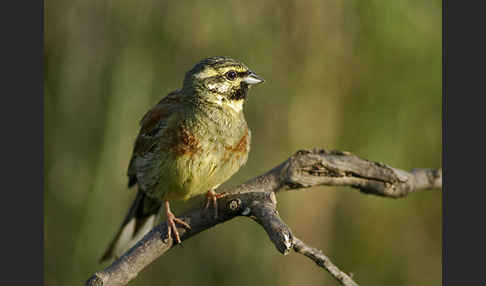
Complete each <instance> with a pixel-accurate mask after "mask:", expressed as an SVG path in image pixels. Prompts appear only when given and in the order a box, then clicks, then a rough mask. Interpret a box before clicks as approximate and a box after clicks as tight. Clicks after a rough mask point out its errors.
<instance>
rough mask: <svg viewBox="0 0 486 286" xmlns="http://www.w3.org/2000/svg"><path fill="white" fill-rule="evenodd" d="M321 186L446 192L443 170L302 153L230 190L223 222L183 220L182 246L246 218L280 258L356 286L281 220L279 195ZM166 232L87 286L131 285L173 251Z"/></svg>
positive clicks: (192, 213)
mask: <svg viewBox="0 0 486 286" xmlns="http://www.w3.org/2000/svg"><path fill="white" fill-rule="evenodd" d="M319 185H326V186H348V187H352V188H356V189H359V190H361V191H362V192H364V193H368V194H374V195H378V196H384V197H391V198H399V197H403V196H406V195H408V194H409V193H412V192H415V191H418V190H425V189H435V188H441V187H442V170H441V169H439V170H429V169H414V170H412V171H411V172H406V171H403V170H399V169H395V168H392V167H389V166H387V165H385V164H382V163H375V162H370V161H368V160H365V159H361V158H359V157H357V156H355V155H353V154H351V153H349V152H342V151H331V152H325V151H324V150H319V151H318V150H313V151H306V150H305V151H298V152H297V153H295V154H294V155H293V156H291V157H290V158H289V159H287V160H286V161H285V162H283V163H282V164H280V165H278V166H277V167H275V168H273V169H272V170H270V171H269V172H267V173H265V174H263V175H261V176H258V177H256V178H254V179H251V180H249V181H247V182H245V183H244V184H241V185H239V186H237V187H235V188H232V189H229V190H225V193H226V194H225V195H224V196H223V197H221V198H220V199H219V200H218V214H219V216H218V218H214V217H213V216H212V215H205V214H204V213H202V212H201V209H200V208H199V207H195V208H193V209H192V210H189V211H188V212H186V213H185V214H183V215H182V216H180V218H181V219H182V220H184V221H185V222H187V223H189V224H190V225H191V227H192V229H191V230H186V229H184V228H178V230H179V233H180V235H181V240H182V241H184V240H186V239H188V238H190V237H192V236H194V235H196V234H198V233H200V232H202V231H204V230H207V229H209V228H211V227H213V226H214V225H216V224H220V223H223V222H226V221H228V220H230V219H233V218H234V217H236V216H247V217H250V218H252V219H253V220H255V221H256V222H257V223H259V224H260V225H261V226H262V227H263V228H264V229H265V231H266V232H267V234H268V236H269V238H270V240H271V241H272V242H273V244H274V245H275V247H276V248H277V250H278V251H279V252H280V253H282V254H284V255H286V254H288V253H289V252H290V250H292V249H294V250H295V251H296V252H298V253H301V254H304V255H305V256H307V257H309V258H311V259H312V260H314V261H315V262H316V263H318V265H321V266H323V267H324V268H326V270H328V271H329V273H331V274H332V275H333V276H334V277H335V278H336V279H337V280H338V281H339V282H340V283H341V284H342V285H357V284H356V283H355V282H354V281H353V280H351V278H349V276H347V275H346V274H345V273H344V272H342V271H341V270H339V269H338V268H337V267H336V266H334V265H333V264H332V263H331V262H330V260H329V259H328V258H327V257H326V256H324V254H322V252H320V251H319V250H316V249H313V248H310V247H308V246H306V245H305V244H304V243H303V242H302V241H300V240H299V239H297V238H295V237H294V236H293V235H292V232H291V230H290V228H289V227H288V226H287V225H286V224H285V222H283V220H282V219H281V218H280V217H279V215H278V211H277V209H276V205H277V200H276V198H275V193H277V192H280V191H284V190H295V189H301V188H310V187H313V186H319ZM166 230H167V225H166V223H161V224H159V225H157V226H156V227H155V228H154V229H153V230H152V231H150V232H149V233H148V234H147V235H145V237H144V238H142V239H141V240H140V241H139V242H138V243H137V244H135V245H134V246H133V247H132V248H131V249H130V250H129V251H127V252H126V253H125V254H124V255H123V256H122V257H120V258H118V259H117V260H115V261H114V262H113V263H112V264H111V265H110V266H108V267H106V268H105V269H104V270H102V271H99V272H96V273H95V274H94V275H93V276H92V277H91V278H90V279H89V280H88V281H86V284H85V285H89V286H91V285H98V286H101V285H103V286H111V285H125V284H127V283H128V282H129V281H130V280H132V279H133V278H135V277H136V276H137V275H138V273H139V272H140V271H141V270H142V269H144V268H145V267H146V266H147V265H149V264H150V263H152V262H153V261H154V260H155V259H156V258H158V257H159V256H161V255H163V254H164V253H165V252H167V251H168V250H170V249H171V248H172V247H173V243H172V239H168V240H164V238H165V237H166Z"/></svg>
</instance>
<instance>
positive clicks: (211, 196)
mask: <svg viewBox="0 0 486 286" xmlns="http://www.w3.org/2000/svg"><path fill="white" fill-rule="evenodd" d="M223 194H224V193H219V194H218V193H216V192H215V191H214V190H213V189H211V190H209V191H208V192H207V193H206V204H205V205H204V211H205V212H207V211H208V208H209V203H210V202H212V203H213V207H214V218H218V199H219V198H221V197H222V196H223Z"/></svg>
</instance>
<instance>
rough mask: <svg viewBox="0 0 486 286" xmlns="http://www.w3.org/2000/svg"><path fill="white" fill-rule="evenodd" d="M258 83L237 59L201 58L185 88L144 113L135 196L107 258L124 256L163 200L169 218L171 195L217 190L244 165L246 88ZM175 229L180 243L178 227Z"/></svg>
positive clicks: (132, 174) (179, 197) (134, 166)
mask: <svg viewBox="0 0 486 286" xmlns="http://www.w3.org/2000/svg"><path fill="white" fill-rule="evenodd" d="M259 82H263V79H261V78H260V77H258V76H257V75H256V74H254V73H253V72H251V71H250V70H249V69H248V68H247V67H246V66H245V65H243V64H242V63H240V62H238V61H236V60H233V59H231V58H227V57H215V58H208V59H204V60H202V61H201V62H199V63H197V64H196V65H195V66H194V67H193V68H192V69H191V70H190V71H189V72H187V74H186V76H185V79H184V84H183V87H182V88H181V89H179V90H176V91H174V92H172V93H170V94H169V95H167V96H166V97H164V98H163V99H162V100H161V101H160V102H159V103H158V104H157V105H156V106H154V107H153V108H152V109H150V110H149V111H148V112H147V113H146V114H145V116H144V117H143V118H142V120H141V121H140V126H141V127H140V132H139V134H138V137H137V139H136V141H135V146H134V149H133V154H132V158H131V160H130V164H129V167H128V172H127V174H128V178H129V183H128V186H129V187H133V186H135V185H137V186H138V193H137V197H136V199H135V201H134V203H133V205H132V207H131V209H130V211H129V212H128V214H127V216H126V218H125V220H124V222H123V223H122V226H121V229H120V231H119V232H118V233H117V235H116V237H115V239H114V240H113V242H112V243H111V244H110V246H109V248H108V249H107V251H106V252H105V254H104V255H103V257H102V260H105V259H108V258H110V257H112V256H118V255H120V254H122V252H124V251H125V250H126V249H127V248H128V247H129V246H131V245H132V244H133V243H135V242H136V241H137V240H139V239H140V238H141V237H142V236H143V235H144V234H145V233H146V232H148V231H149V230H150V229H151V228H152V227H153V225H154V223H155V222H156V216H157V214H158V213H159V210H160V206H161V205H162V203H163V202H164V201H165V202H167V203H166V207H167V210H166V211H167V214H168V216H171V215H172V214H171V213H170V209H169V201H185V200H188V199H190V198H192V197H194V196H196V195H200V194H203V193H205V192H209V193H208V194H209V196H210V197H211V196H214V192H212V191H213V189H214V188H216V187H217V186H219V185H220V184H222V183H223V182H225V181H226V180H228V179H229V178H230V177H231V176H232V175H233V174H234V173H236V172H237V171H238V169H239V168H240V167H241V166H242V165H243V164H245V163H246V161H247V158H248V153H249V150H250V139H251V133H250V130H249V129H248V126H247V123H246V121H245V118H244V115H243V111H242V108H243V103H244V100H245V98H246V96H247V95H248V89H249V87H250V86H251V85H252V84H256V83H259ZM169 222H170V223H172V224H173V223H179V221H177V219H174V220H171V221H169ZM170 231H174V234H175V235H176V237H175V238H176V241H177V240H178V233H177V229H175V227H173V228H172V230H171V228H170V227H169V232H170Z"/></svg>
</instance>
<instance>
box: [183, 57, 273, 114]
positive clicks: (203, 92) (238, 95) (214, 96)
mask: <svg viewBox="0 0 486 286" xmlns="http://www.w3.org/2000/svg"><path fill="white" fill-rule="evenodd" d="M263 81H264V80H263V78H261V77H259V76H258V75H256V74H255V73H254V72H252V71H251V70H250V69H249V68H248V67H246V66H245V65H244V64H243V63H241V62H239V61H237V60H234V59H231V58H228V57H213V58H207V59H204V60H202V61H200V62H199V63H197V64H196V65H195V66H194V67H193V68H192V69H191V70H190V71H188V72H187V73H186V77H185V79H184V89H185V90H190V91H193V92H191V94H193V95H194V96H196V97H198V99H200V100H203V101H207V102H211V103H215V104H217V105H221V106H225V105H229V106H230V107H232V108H233V109H235V110H236V111H240V110H241V108H242V105H243V101H244V100H245V99H246V97H247V95H248V89H249V88H250V86H252V85H254V84H258V83H261V82H263Z"/></svg>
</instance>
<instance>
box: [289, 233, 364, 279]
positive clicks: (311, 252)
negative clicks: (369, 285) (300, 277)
mask: <svg viewBox="0 0 486 286" xmlns="http://www.w3.org/2000/svg"><path fill="white" fill-rule="evenodd" d="M294 250H295V252H297V253H300V254H302V255H305V256H307V257H309V258H310V259H312V260H314V262H315V263H316V264H317V265H319V266H320V267H322V268H324V269H326V270H327V271H329V273H331V275H332V276H334V278H336V280H337V281H339V282H340V283H341V284H342V285H345V286H358V284H356V282H354V281H353V279H351V277H349V276H348V275H347V274H346V273H344V272H343V271H341V270H340V269H339V268H338V267H337V266H336V265H334V264H333V263H332V262H331V260H330V259H329V258H327V256H325V255H324V253H322V251H320V250H319V249H316V248H312V247H310V246H308V245H306V244H305V243H303V242H302V241H301V240H300V239H298V238H296V237H294Z"/></svg>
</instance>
